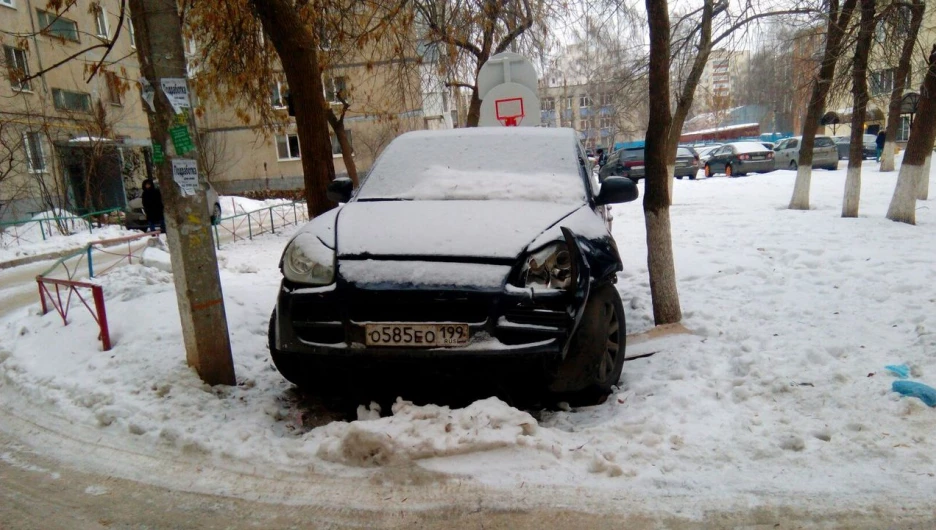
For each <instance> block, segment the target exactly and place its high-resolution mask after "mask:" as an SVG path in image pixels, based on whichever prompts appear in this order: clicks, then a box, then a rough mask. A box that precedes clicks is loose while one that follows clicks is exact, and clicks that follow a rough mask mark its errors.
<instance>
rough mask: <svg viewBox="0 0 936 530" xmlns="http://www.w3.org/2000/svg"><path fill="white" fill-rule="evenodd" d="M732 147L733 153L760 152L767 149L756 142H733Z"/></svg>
mask: <svg viewBox="0 0 936 530" xmlns="http://www.w3.org/2000/svg"><path fill="white" fill-rule="evenodd" d="M731 146H732V147H734V151H735V153H738V154H739V155H740V154H743V153H760V152H763V151H767V148H766V147H764V144H759V143H757V142H735V143H733V144H731Z"/></svg>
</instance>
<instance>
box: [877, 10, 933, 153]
mask: <svg viewBox="0 0 936 530" xmlns="http://www.w3.org/2000/svg"><path fill="white" fill-rule="evenodd" d="M925 7H926V5H925V4H924V3H923V0H913V3H912V4H911V5H910V29H909V33H907V37H906V38H905V39H904V42H903V47H902V48H901V50H900V60H899V61H898V62H897V70H896V71H895V72H894V90H892V91H891V95H890V105H889V106H888V109H887V133H886V136H885V143H884V152H883V153H881V171H893V170H894V148H895V147H896V146H897V127H899V126H900V106H901V103H902V101H903V95H904V88H906V81H907V74H909V73H910V61H911V60H912V59H913V47H914V45H915V44H916V41H917V35H918V34H919V33H920V26H921V25H922V24H923V11H924V8H925Z"/></svg>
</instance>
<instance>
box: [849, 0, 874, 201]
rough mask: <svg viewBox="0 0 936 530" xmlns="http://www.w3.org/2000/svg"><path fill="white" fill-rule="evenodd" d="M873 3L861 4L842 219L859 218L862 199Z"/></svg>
mask: <svg viewBox="0 0 936 530" xmlns="http://www.w3.org/2000/svg"><path fill="white" fill-rule="evenodd" d="M874 12H875V0H861V21H860V23H859V29H858V40H857V42H856V43H855V55H854V58H853V60H852V95H853V98H852V120H851V144H850V147H849V152H848V173H847V175H846V178H845V199H844V201H843V202H842V217H858V203H859V201H860V199H861V162H862V160H863V159H864V157H863V156H862V154H861V151H862V148H863V147H864V142H863V141H862V136H863V133H864V130H863V128H864V122H865V116H866V115H867V113H868V58H869V57H870V55H871V39H872V38H873V37H874V26H875V22H876V21H875V18H874Z"/></svg>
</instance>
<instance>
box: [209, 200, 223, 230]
mask: <svg viewBox="0 0 936 530" xmlns="http://www.w3.org/2000/svg"><path fill="white" fill-rule="evenodd" d="M220 221H221V205H220V204H218V203H215V205H214V208H213V209H212V211H211V224H212V225H216V224H218V223H219V222H220Z"/></svg>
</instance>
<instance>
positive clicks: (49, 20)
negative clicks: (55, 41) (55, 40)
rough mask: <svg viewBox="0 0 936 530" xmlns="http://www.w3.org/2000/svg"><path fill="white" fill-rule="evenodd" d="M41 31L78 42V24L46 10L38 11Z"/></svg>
mask: <svg viewBox="0 0 936 530" xmlns="http://www.w3.org/2000/svg"><path fill="white" fill-rule="evenodd" d="M38 14H39V26H40V27H41V28H42V29H41V31H42V33H45V34H46V35H51V36H53V37H59V38H61V39H65V40H70V41H75V42H78V24H75V21H74V20H68V19H67V18H62V17H60V16H57V15H55V14H53V13H49V12H48V11H38Z"/></svg>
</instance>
